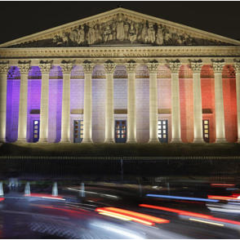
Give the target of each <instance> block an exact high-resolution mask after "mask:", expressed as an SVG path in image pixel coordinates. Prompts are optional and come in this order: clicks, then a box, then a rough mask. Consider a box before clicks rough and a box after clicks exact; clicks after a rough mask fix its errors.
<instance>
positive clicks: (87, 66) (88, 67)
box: [83, 61, 93, 74]
mask: <svg viewBox="0 0 240 240" xmlns="http://www.w3.org/2000/svg"><path fill="white" fill-rule="evenodd" d="M83 70H84V74H92V71H93V63H92V62H89V61H85V62H83Z"/></svg>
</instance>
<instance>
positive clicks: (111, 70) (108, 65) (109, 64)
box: [104, 61, 117, 74]
mask: <svg viewBox="0 0 240 240" xmlns="http://www.w3.org/2000/svg"><path fill="white" fill-rule="evenodd" d="M116 66H117V64H116V63H114V62H112V61H107V62H105V63H104V68H105V71H106V73H107V74H113V73H114V70H115V68H116Z"/></svg>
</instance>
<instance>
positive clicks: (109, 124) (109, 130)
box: [104, 61, 116, 143]
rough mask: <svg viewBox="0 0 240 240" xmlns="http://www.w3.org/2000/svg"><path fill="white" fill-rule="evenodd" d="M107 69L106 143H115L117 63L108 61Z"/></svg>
mask: <svg viewBox="0 0 240 240" xmlns="http://www.w3.org/2000/svg"><path fill="white" fill-rule="evenodd" d="M104 67H105V71H106V112H105V114H106V117H105V143H114V142H115V141H114V98H113V95H114V89H113V73H114V70H115V67H116V64H115V63H113V62H110V61H109V62H106V63H105V64H104Z"/></svg>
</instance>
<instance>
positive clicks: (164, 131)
mask: <svg viewBox="0 0 240 240" xmlns="http://www.w3.org/2000/svg"><path fill="white" fill-rule="evenodd" d="M158 139H159V141H160V142H161V143H167V142H168V120H158Z"/></svg>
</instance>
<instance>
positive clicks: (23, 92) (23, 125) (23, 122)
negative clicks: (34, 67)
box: [18, 62, 30, 142]
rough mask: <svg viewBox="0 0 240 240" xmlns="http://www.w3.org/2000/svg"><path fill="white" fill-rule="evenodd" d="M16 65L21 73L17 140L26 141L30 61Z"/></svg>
mask: <svg viewBox="0 0 240 240" xmlns="http://www.w3.org/2000/svg"><path fill="white" fill-rule="evenodd" d="M18 67H19V69H20V73H21V83H20V101H19V118H18V142H26V141H27V98H28V72H29V69H30V62H19V63H18Z"/></svg>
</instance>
